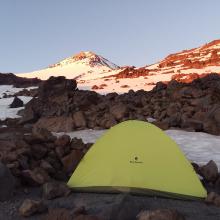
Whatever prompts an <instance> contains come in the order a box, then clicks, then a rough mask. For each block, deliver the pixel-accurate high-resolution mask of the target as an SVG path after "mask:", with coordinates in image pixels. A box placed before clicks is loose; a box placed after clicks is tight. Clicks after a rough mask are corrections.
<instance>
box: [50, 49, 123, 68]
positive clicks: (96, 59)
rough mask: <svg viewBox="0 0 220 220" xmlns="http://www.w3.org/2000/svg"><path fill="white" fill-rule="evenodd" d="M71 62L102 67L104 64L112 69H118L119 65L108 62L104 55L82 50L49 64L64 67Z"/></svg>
mask: <svg viewBox="0 0 220 220" xmlns="http://www.w3.org/2000/svg"><path fill="white" fill-rule="evenodd" d="M71 64H85V65H88V66H90V67H91V68H93V67H103V66H106V67H108V68H110V69H112V70H114V69H118V68H119V66H117V65H115V64H114V63H111V62H109V61H108V60H107V59H105V58H104V57H102V56H100V55H97V54H95V53H93V52H91V51H85V52H84V51H82V52H80V53H78V54H76V55H74V56H72V57H68V58H66V59H64V60H62V61H60V62H58V63H56V64H53V65H51V66H50V68H53V67H64V66H67V65H71Z"/></svg>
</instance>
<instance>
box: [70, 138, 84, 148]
mask: <svg viewBox="0 0 220 220" xmlns="http://www.w3.org/2000/svg"><path fill="white" fill-rule="evenodd" d="M70 146H71V148H72V149H78V150H83V149H84V148H85V144H84V143H83V141H82V139H79V138H73V139H72V140H71V144H70Z"/></svg>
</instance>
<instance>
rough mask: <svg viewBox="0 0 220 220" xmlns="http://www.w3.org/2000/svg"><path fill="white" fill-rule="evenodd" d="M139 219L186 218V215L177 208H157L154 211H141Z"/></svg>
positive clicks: (181, 219)
mask: <svg viewBox="0 0 220 220" xmlns="http://www.w3.org/2000/svg"><path fill="white" fill-rule="evenodd" d="M137 219H138V220H185V217H184V216H183V215H181V214H180V213H179V212H177V211H176V210H170V209H157V210H153V211H141V212H140V213H139V214H138V215H137Z"/></svg>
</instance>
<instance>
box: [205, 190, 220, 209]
mask: <svg viewBox="0 0 220 220" xmlns="http://www.w3.org/2000/svg"><path fill="white" fill-rule="evenodd" d="M205 201H206V202H207V203H210V204H214V205H216V206H218V207H220V195H219V194H217V193H215V192H210V193H209V194H208V196H207V197H206V199H205Z"/></svg>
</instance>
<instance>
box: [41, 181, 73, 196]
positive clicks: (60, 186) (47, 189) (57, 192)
mask: <svg viewBox="0 0 220 220" xmlns="http://www.w3.org/2000/svg"><path fill="white" fill-rule="evenodd" d="M69 194H70V189H69V188H68V187H67V185H66V184H65V183H63V182H48V183H45V184H44V185H43V197H44V198H45V199H55V198H57V197H63V196H67V195H69Z"/></svg>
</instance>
